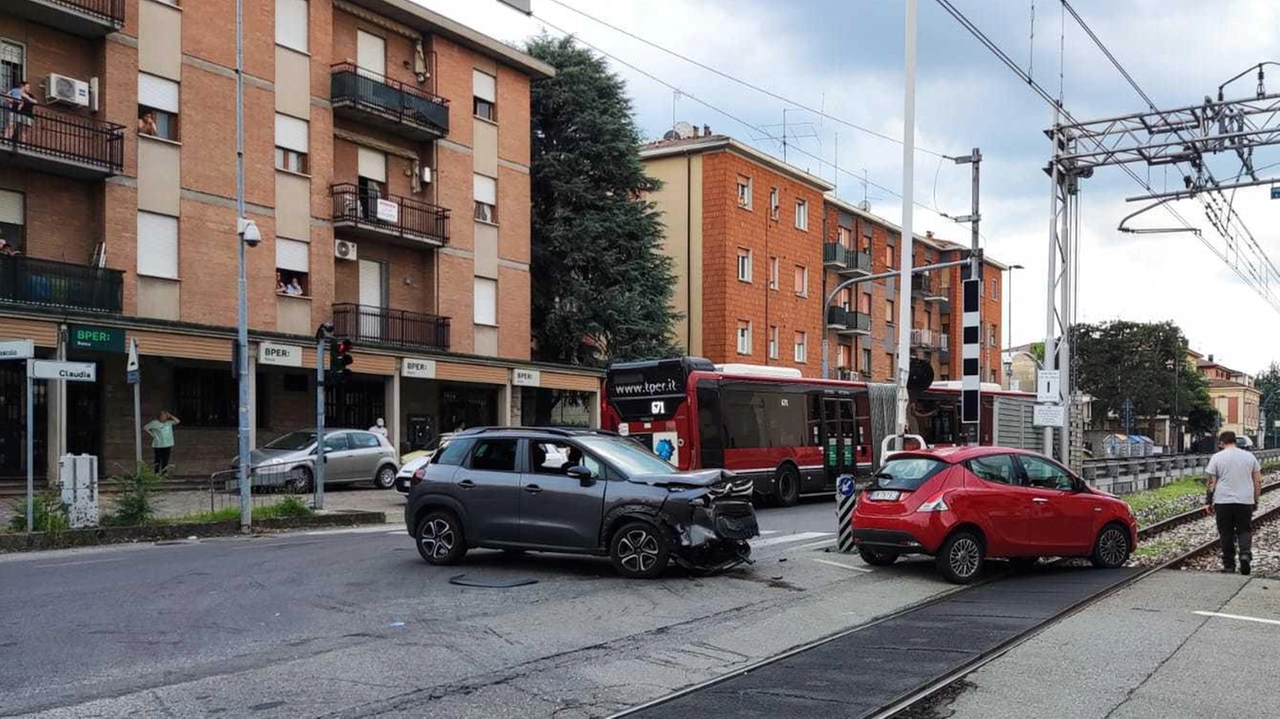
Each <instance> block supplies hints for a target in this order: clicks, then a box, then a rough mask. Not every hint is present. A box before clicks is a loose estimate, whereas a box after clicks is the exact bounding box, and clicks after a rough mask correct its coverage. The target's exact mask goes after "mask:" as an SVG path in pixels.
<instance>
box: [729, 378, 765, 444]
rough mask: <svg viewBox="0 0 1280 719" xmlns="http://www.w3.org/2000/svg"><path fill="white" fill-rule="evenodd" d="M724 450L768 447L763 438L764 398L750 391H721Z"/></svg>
mask: <svg viewBox="0 0 1280 719" xmlns="http://www.w3.org/2000/svg"><path fill="white" fill-rule="evenodd" d="M720 399H721V401H722V402H723V405H722V408H723V412H724V415H723V416H724V428H725V449H756V448H759V447H767V446H769V445H768V444H767V443H766V442H765V441H764V437H763V436H762V435H763V434H764V427H765V418H764V398H762V397H761V396H760V395H758V394H757V393H756V392H754V391H752V390H751V389H749V388H748V389H723V390H721V394H720Z"/></svg>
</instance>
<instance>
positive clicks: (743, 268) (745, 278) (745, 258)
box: [738, 247, 751, 282]
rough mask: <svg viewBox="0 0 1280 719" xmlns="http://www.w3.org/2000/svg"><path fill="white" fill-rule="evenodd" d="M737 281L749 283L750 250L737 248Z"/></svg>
mask: <svg viewBox="0 0 1280 719" xmlns="http://www.w3.org/2000/svg"><path fill="white" fill-rule="evenodd" d="M738 281H739V282H750V281H751V250H748V249H746V248H743V247H739V248H738Z"/></svg>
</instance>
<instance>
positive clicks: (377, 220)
mask: <svg viewBox="0 0 1280 719" xmlns="http://www.w3.org/2000/svg"><path fill="white" fill-rule="evenodd" d="M330 193H331V194H332V195H333V228H334V234H336V235H338V236H339V237H349V238H351V239H357V240H385V241H387V242H390V243H392V244H398V245H403V246H406V247H442V246H444V245H446V244H448V242H449V211H448V210H446V209H445V208H443V207H437V206H435V205H431V204H428V203H426V202H419V201H418V200H411V199H409V198H407V197H397V196H396V195H387V194H383V193H380V192H378V191H376V190H372V189H370V188H367V187H366V188H360V187H358V186H356V185H352V184H337V185H333V186H332V187H331V188H330Z"/></svg>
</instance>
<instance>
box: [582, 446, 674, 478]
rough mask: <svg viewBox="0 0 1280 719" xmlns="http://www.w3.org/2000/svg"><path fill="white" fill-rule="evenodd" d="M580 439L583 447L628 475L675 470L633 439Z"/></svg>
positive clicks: (663, 472)
mask: <svg viewBox="0 0 1280 719" xmlns="http://www.w3.org/2000/svg"><path fill="white" fill-rule="evenodd" d="M580 441H581V442H582V446H583V447H586V448H587V449H588V450H590V451H592V452H594V453H595V454H597V455H599V456H600V458H601V459H603V460H605V461H606V462H608V463H609V464H611V465H613V466H614V467H615V468H616V469H618V470H619V471H621V472H622V473H623V474H625V475H627V476H628V477H633V476H636V475H642V474H670V473H671V472H674V471H676V469H675V467H672V466H671V465H669V464H667V463H666V461H664V460H663V459H662V458H661V457H659V456H658V455H656V454H654V453H652V452H650V451H649V450H647V449H645V448H644V446H643V445H641V444H640V443H638V442H635V441H633V440H629V439H615V438H612V437H608V438H606V437H587V438H584V439H582V440H580Z"/></svg>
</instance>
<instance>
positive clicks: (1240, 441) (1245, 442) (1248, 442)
mask: <svg viewBox="0 0 1280 719" xmlns="http://www.w3.org/2000/svg"><path fill="white" fill-rule="evenodd" d="M1236 446H1237V447H1239V448H1240V449H1243V450H1245V451H1246V452H1252V451H1253V450H1254V444H1253V439H1252V438H1249V437H1246V436H1244V435H1240V436H1238V437H1236Z"/></svg>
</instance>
